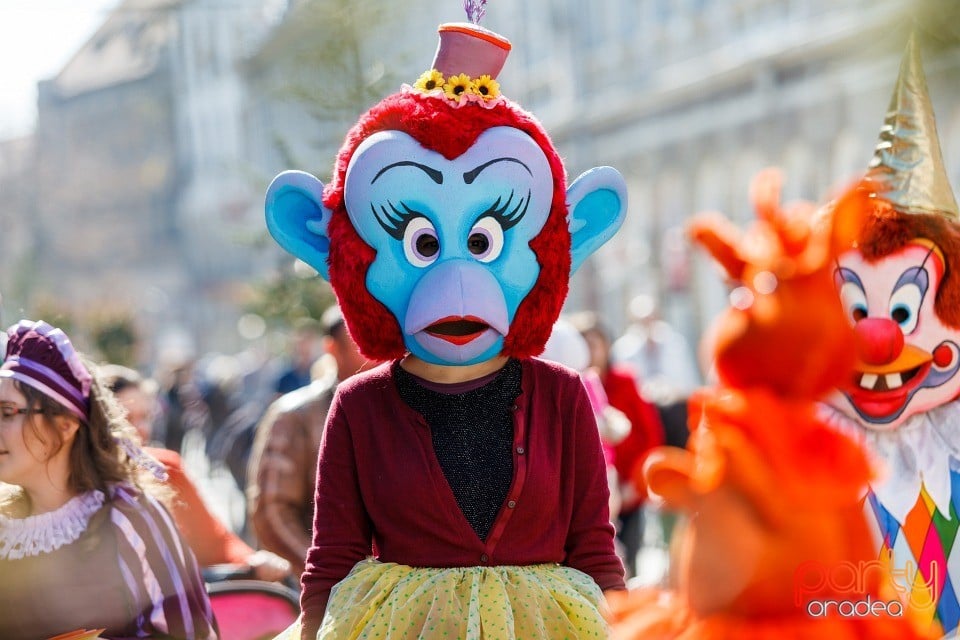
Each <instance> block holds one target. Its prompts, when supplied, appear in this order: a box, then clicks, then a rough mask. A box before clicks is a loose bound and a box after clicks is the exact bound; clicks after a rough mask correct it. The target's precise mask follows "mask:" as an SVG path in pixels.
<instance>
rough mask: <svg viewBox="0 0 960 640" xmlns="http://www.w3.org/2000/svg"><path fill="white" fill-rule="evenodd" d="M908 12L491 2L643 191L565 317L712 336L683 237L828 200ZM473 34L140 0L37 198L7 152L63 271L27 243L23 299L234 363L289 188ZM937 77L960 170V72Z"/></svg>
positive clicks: (884, 92)
mask: <svg viewBox="0 0 960 640" xmlns="http://www.w3.org/2000/svg"><path fill="white" fill-rule="evenodd" d="M337 11H341V12H343V11H346V12H357V13H358V15H359V16H360V19H359V20H354V21H353V22H350V23H349V24H351V25H353V26H352V27H351V28H352V29H354V31H353V32H350V30H349V29H346V28H340V29H338V30H336V31H334V32H330V31H329V24H331V23H334V24H339V23H336V22H335V21H334V19H338V20H339V19H342V17H343V16H339V17H338V16H337V15H336V12H337ZM331 12H332V13H331ZM903 18H904V2H902V0H598V2H595V3H592V4H591V5H590V9H589V11H585V10H584V5H583V4H582V3H580V2H577V1H575V0H524V1H523V2H495V3H490V4H489V5H488V13H487V16H486V18H485V19H484V22H483V24H484V25H485V26H487V27H489V28H491V29H494V30H497V31H499V32H501V33H503V34H505V35H506V36H508V37H509V38H510V39H511V40H512V41H513V42H514V51H513V53H512V54H511V57H510V58H509V60H508V61H507V64H506V67H505V68H504V71H503V73H502V74H501V78H500V80H501V86H502V88H503V90H504V92H505V93H506V94H507V95H508V96H510V97H513V98H515V99H517V100H518V101H520V102H521V103H522V104H523V105H524V106H525V107H526V108H528V109H530V110H531V111H532V112H534V113H535V114H537V116H538V117H539V118H540V119H541V120H542V121H543V123H544V125H545V126H546V128H547V130H548V131H550V132H551V135H552V137H553V139H554V141H555V142H556V144H557V146H558V148H559V149H560V152H561V155H562V156H563V157H564V159H565V161H566V163H567V168H568V171H569V173H570V176H571V178H573V177H575V176H576V175H578V174H579V173H580V172H582V171H584V170H586V169H588V168H590V167H592V166H596V165H598V164H610V165H612V166H615V167H617V168H618V169H620V170H621V171H622V172H623V173H624V175H625V177H626V179H627V182H628V186H629V192H630V211H629V214H628V218H627V222H626V223H625V225H624V228H623V230H622V231H621V232H620V233H619V234H618V235H617V236H616V237H615V238H614V239H613V240H612V241H611V242H610V243H609V244H608V245H607V246H605V247H604V248H603V249H602V250H601V251H600V252H599V253H598V255H596V256H594V257H593V258H591V259H590V260H588V261H587V263H586V264H585V265H584V267H583V268H582V269H581V270H580V272H579V273H578V274H577V275H576V277H575V279H574V282H573V286H572V288H571V295H570V299H569V301H568V308H569V309H571V310H576V309H584V308H592V309H596V310H598V311H600V312H601V313H602V314H603V316H604V317H605V319H606V320H607V322H608V323H609V324H610V325H611V326H612V328H613V329H614V330H615V331H616V332H619V331H620V330H622V329H623V327H624V325H625V323H626V320H627V318H626V309H627V305H628V302H629V300H630V299H631V298H633V297H634V296H635V295H637V294H652V295H654V296H655V297H656V298H657V299H659V300H660V301H661V303H662V305H661V306H662V308H663V311H664V315H665V316H666V317H667V319H668V320H670V321H671V322H672V323H673V324H674V325H675V326H677V327H678V328H679V329H680V330H681V331H682V332H683V333H684V334H685V335H686V336H687V337H688V338H689V339H690V340H691V341H695V340H697V339H698V337H699V334H700V332H701V331H702V330H703V328H704V327H705V325H706V324H707V323H708V322H709V319H710V318H711V317H712V316H713V315H714V314H715V313H716V312H717V311H718V310H719V309H720V308H722V306H723V305H724V304H725V295H726V293H725V287H724V286H723V284H722V283H721V281H720V280H719V278H718V276H717V275H716V274H715V273H714V272H713V271H712V268H711V267H710V266H709V265H707V264H706V262H705V261H703V260H701V259H700V258H699V257H698V256H696V255H694V254H693V253H692V252H691V250H690V249H689V248H688V246H687V244H686V243H685V242H684V240H683V237H682V233H681V228H682V225H683V223H684V222H685V220H686V219H687V218H688V217H689V216H690V215H691V214H692V213H694V212H696V211H700V210H703V209H718V210H721V211H723V212H724V213H727V214H728V215H730V216H732V217H733V218H735V219H736V220H738V221H741V222H744V221H746V220H747V219H749V217H750V216H751V212H750V211H749V208H748V203H747V188H748V184H749V180H750V177H751V176H752V175H753V174H754V173H755V172H756V171H757V170H758V169H760V168H762V167H764V166H767V165H771V164H774V165H779V166H782V167H783V168H784V169H785V172H786V175H787V185H786V187H787V194H786V195H787V196H788V198H796V197H803V198H807V199H812V200H822V199H823V198H824V196H825V195H826V194H827V193H828V192H829V190H830V189H831V188H832V187H834V186H836V185H837V184H839V183H840V182H842V181H843V180H844V179H845V178H848V177H850V176H852V175H853V174H855V173H856V172H858V171H861V170H863V169H864V168H865V166H866V163H867V161H868V160H869V158H870V156H871V153H872V149H873V145H874V142H875V140H876V136H877V132H878V131H879V127H880V124H881V122H882V119H883V114H884V111H885V108H886V105H887V102H888V100H889V96H890V92H891V90H892V88H893V83H894V81H895V79H896V75H897V65H898V63H899V57H900V53H901V51H902V47H903V45H904V44H905V43H906V36H907V28H908V24H907V23H906V22H905V21H904V19H903ZM457 20H463V12H462V9H461V3H459V2H451V1H450V0H409V1H408V2H406V3H404V4H403V5H402V6H398V5H397V3H391V2H386V1H385V0H356V1H355V2H351V3H341V2H339V1H334V0H231V2H230V3H224V2H222V0H126V1H125V2H123V3H122V4H121V5H120V6H119V7H118V8H117V10H116V11H115V12H113V13H112V14H111V15H110V16H108V17H107V18H106V20H105V22H104V24H103V26H102V27H101V28H100V30H98V31H97V33H96V34H95V35H94V36H93V37H92V38H91V39H90V41H89V42H87V43H86V44H85V45H84V47H83V48H81V50H80V51H78V52H77V54H76V55H75V56H74V58H73V59H72V60H71V62H70V63H68V64H67V65H66V66H65V67H64V69H63V70H61V72H60V73H59V74H57V76H55V77H54V78H51V79H50V80H49V81H46V82H44V83H42V84H41V86H40V97H39V121H38V125H37V131H36V135H35V138H34V140H33V141H32V142H30V143H29V144H28V145H27V148H28V151H22V149H23V146H22V144H23V143H21V151H20V152H19V153H21V155H20V156H18V157H27V158H35V160H36V165H35V169H34V170H32V171H27V172H26V175H27V178H26V180H25V181H23V182H21V181H18V180H17V179H16V178H14V180H13V182H12V183H10V182H9V180H10V176H11V175H16V174H15V169H13V168H12V167H13V165H9V166H8V165H7V163H6V162H5V161H4V158H6V154H7V152H6V151H5V150H4V149H6V147H0V184H14V185H17V188H18V192H17V193H19V195H18V196H17V198H22V199H23V200H22V203H21V204H20V205H17V206H18V207H20V208H18V209H11V207H12V206H13V205H11V204H10V203H9V202H7V203H5V204H3V205H0V206H3V207H5V209H0V215H8V213H7V211H14V212H15V213H17V214H18V215H20V217H21V218H23V219H24V220H26V221H27V222H26V224H25V226H24V227H23V228H25V229H28V232H26V233H25V238H23V239H22V240H23V241H24V243H25V244H24V246H28V247H30V248H31V250H32V252H33V253H32V255H37V256H40V258H39V259H37V260H36V265H35V267H32V268H31V269H30V270H26V271H24V270H23V269H22V268H21V269H20V270H19V271H18V267H16V265H17V264H20V263H19V262H17V261H16V259H15V258H14V257H13V256H10V255H8V254H7V252H8V246H9V245H10V244H11V242H10V241H9V240H8V239H7V238H5V239H4V242H3V245H2V246H3V251H2V252H0V254H2V256H0V260H3V261H4V262H3V264H4V265H12V266H10V267H8V268H9V269H10V270H9V271H6V270H5V272H4V273H2V274H0V287H2V290H3V292H4V293H6V291H7V290H9V291H22V292H26V293H24V295H27V294H28V293H30V294H31V295H34V296H37V295H46V296H50V297H53V298H56V299H60V300H63V301H64V302H65V303H66V304H69V305H71V306H77V307H85V308H88V309H89V308H92V309H100V308H103V309H109V308H110V307H111V305H121V306H125V307H127V308H130V309H134V310H136V312H137V315H138V322H140V323H141V326H142V327H143V329H144V330H145V331H146V332H147V333H149V334H151V337H152V339H153V340H154V341H155V342H157V341H159V340H161V339H162V338H161V334H162V333H163V332H164V331H166V330H171V329H179V330H180V331H182V333H184V334H185V335H187V336H190V338H189V339H192V340H193V341H195V342H196V347H197V348H198V349H203V350H208V349H228V348H233V347H235V346H236V341H237V340H238V337H237V335H236V319H237V317H238V315H239V304H240V302H241V301H242V299H243V295H244V288H245V287H246V286H247V285H248V283H249V282H251V281H254V280H256V279H258V278H262V277H265V276H266V274H268V273H269V272H270V271H272V270H275V269H277V268H278V265H279V264H280V263H281V262H282V261H287V260H289V256H286V255H284V254H283V252H282V251H280V250H279V249H278V248H277V247H276V246H275V245H274V243H272V242H270V241H269V240H265V233H264V230H263V222H262V194H263V191H264V189H265V188H266V184H267V182H268V181H269V179H270V178H272V177H273V176H274V175H276V174H277V173H278V172H280V171H282V170H284V169H288V168H298V169H304V170H308V171H311V172H314V173H316V174H317V175H320V176H322V177H324V179H326V174H327V173H328V172H329V170H330V168H331V167H332V163H333V159H334V155H335V152H336V149H337V147H338V146H339V144H340V142H341V140H342V138H343V135H344V134H345V132H346V130H347V128H348V127H349V125H350V124H352V122H353V121H354V120H355V118H356V116H357V115H358V114H359V113H360V112H361V111H362V110H363V109H364V108H365V107H366V106H368V105H369V104H372V103H373V102H374V101H375V100H376V99H377V98H379V97H380V96H382V95H385V94H386V93H389V92H391V91H394V90H396V89H397V87H399V85H400V83H403V82H406V83H412V82H413V81H414V80H415V79H416V78H417V76H418V75H419V74H420V73H421V72H422V71H424V70H425V69H426V66H427V65H428V64H429V62H430V60H431V59H432V54H433V50H434V49H435V47H436V31H435V27H436V25H437V24H438V23H440V22H446V21H457ZM331 21H333V22H331ZM358 25H359V26H358ZM325 28H326V29H327V30H326V31H325V30H324V29H325ZM351 38H352V39H351ZM324 55H326V57H324ZM311 56H313V57H311ZM317 56H319V57H317ZM925 62H926V69H927V73H928V80H929V84H930V88H931V93H932V95H933V98H934V107H935V109H936V111H937V115H938V122H939V125H940V135H941V140H942V143H943V148H944V152H945V154H946V158H945V159H946V163H947V168H948V170H949V171H950V172H951V175H953V176H954V177H955V178H960V85H958V84H957V83H956V82H950V81H949V79H950V78H951V77H952V78H956V73H957V71H958V70H960V58H958V56H957V55H955V54H953V53H950V52H941V53H940V54H938V55H937V56H931V57H928V58H927V59H926V61H925ZM11 148H12V147H11ZM11 153H13V152H11ZM23 154H26V155H23ZM20 170H21V171H22V170H23V169H22V168H21V169H20ZM5 172H6V173H5ZM4 181H6V182H4ZM958 182H960V180H955V184H957V183H958ZM15 202H20V200H17V199H15ZM26 253H27V254H30V252H26ZM10 261H12V262H10ZM16 278H19V280H16ZM14 281H16V282H17V283H18V284H17V287H19V289H17V287H14V285H13V282H14ZM27 303H29V300H26V301H24V303H23V304H27Z"/></svg>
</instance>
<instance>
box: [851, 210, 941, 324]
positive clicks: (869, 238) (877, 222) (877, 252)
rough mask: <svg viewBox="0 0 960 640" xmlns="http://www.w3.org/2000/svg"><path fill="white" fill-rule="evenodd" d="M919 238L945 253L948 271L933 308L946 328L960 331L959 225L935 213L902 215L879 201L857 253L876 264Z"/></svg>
mask: <svg viewBox="0 0 960 640" xmlns="http://www.w3.org/2000/svg"><path fill="white" fill-rule="evenodd" d="M918 238H925V239H927V240H929V241H930V242H933V243H934V244H935V245H937V247H938V248H939V249H940V251H941V252H942V253H943V256H944V260H945V262H946V271H945V272H944V275H943V282H942V283H941V284H940V288H939V290H938V291H937V298H936V300H935V301H934V308H935V309H936V312H937V316H938V317H939V318H940V320H942V321H943V323H944V324H945V325H947V326H949V327H953V328H954V329H960V275H958V272H960V225H958V224H957V223H956V222H954V221H952V220H950V219H948V218H946V217H945V216H942V215H938V214H935V213H911V214H906V213H902V212H901V211H898V210H897V209H895V208H894V207H893V205H891V204H890V203H889V202H887V201H885V200H880V199H876V200H875V201H874V211H873V215H871V216H869V218H868V221H867V223H866V224H865V225H864V228H863V231H862V233H861V234H860V237H859V238H858V245H859V246H858V249H859V250H860V252H861V253H862V254H863V257H864V258H866V259H867V260H870V261H876V260H880V259H882V258H884V257H886V256H888V255H890V254H891V253H894V252H896V251H899V250H900V249H902V248H903V247H905V246H906V245H907V244H908V243H910V242H911V241H913V240H916V239H918Z"/></svg>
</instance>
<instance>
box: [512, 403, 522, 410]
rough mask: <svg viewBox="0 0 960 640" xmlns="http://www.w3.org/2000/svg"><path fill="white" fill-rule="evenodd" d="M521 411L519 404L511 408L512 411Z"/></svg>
mask: <svg viewBox="0 0 960 640" xmlns="http://www.w3.org/2000/svg"><path fill="white" fill-rule="evenodd" d="M519 410H520V405H518V404H514V405H513V406H512V407H510V411H519Z"/></svg>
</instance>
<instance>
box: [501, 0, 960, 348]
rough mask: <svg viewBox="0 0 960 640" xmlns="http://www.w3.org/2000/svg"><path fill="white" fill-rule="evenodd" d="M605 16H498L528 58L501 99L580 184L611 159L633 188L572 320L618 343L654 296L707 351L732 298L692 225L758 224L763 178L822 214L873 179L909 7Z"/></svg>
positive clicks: (663, 5)
mask: <svg viewBox="0 0 960 640" xmlns="http://www.w3.org/2000/svg"><path fill="white" fill-rule="evenodd" d="M592 6H595V7H596V10H590V11H583V10H582V8H581V6H580V5H579V4H578V3H576V2H573V1H572V0H566V1H561V2H557V1H555V0H527V1H525V2H522V3H510V4H509V5H504V6H503V7H498V8H497V9H491V13H493V14H497V17H498V22H499V23H500V24H504V25H509V27H504V28H505V29H506V30H507V31H508V33H510V35H511V37H513V39H514V40H515V42H517V43H518V46H517V47H516V50H515V52H514V54H513V55H512V58H511V61H510V63H509V64H508V65H507V71H506V72H505V74H504V76H505V78H506V77H508V78H509V79H505V80H504V84H506V85H507V86H508V89H507V90H508V91H511V92H512V93H513V94H514V95H516V96H517V97H518V98H520V99H521V100H522V101H523V103H524V104H525V106H527V107H528V108H530V109H531V110H532V111H533V112H534V113H536V114H538V115H539V117H540V118H541V119H542V120H543V122H544V124H545V126H546V127H547V129H548V130H549V131H550V132H551V134H552V136H553V139H554V141H555V142H556V143H557V145H558V147H559V148H560V150H561V153H562V155H563V156H564V158H565V159H566V162H567V167H568V171H569V172H570V174H571V176H576V175H577V174H578V173H579V172H581V171H584V170H586V169H587V168H589V167H591V166H593V165H594V164H595V163H598V162H602V163H608V164H611V165H613V166H615V167H617V168H618V169H620V170H621V171H622V172H623V174H624V176H625V177H626V179H627V182H628V187H629V195H630V211H629V214H628V217H627V221H626V223H625V224H624V228H623V229H622V230H621V231H620V233H619V234H617V236H615V237H614V239H613V240H612V241H611V242H609V243H608V244H607V245H606V246H605V247H603V248H602V249H601V250H600V251H599V252H598V255H596V256H595V257H594V258H592V259H591V260H590V261H588V263H587V264H586V265H584V267H583V268H582V270H581V272H580V273H578V274H577V276H576V277H575V279H574V283H573V285H572V287H571V297H570V299H569V302H568V306H570V307H572V308H593V309H597V310H599V311H601V312H602V313H603V314H604V316H605V317H606V318H607V320H608V322H609V323H610V325H612V327H613V328H614V329H615V330H616V331H618V332H619V331H620V330H622V329H623V327H624V326H625V324H626V323H627V320H628V319H627V311H626V310H627V308H628V303H629V301H630V300H631V299H632V298H633V297H634V296H636V295H638V294H650V295H653V296H654V297H655V298H657V299H658V300H659V301H660V307H661V310H662V313H663V315H664V316H665V317H666V318H667V319H668V320H669V321H670V322H671V323H672V324H673V325H674V326H676V327H677V328H679V329H681V331H682V332H683V333H684V334H685V335H686V336H687V337H688V339H690V340H691V341H694V342H695V341H696V340H698V339H699V336H700V334H701V333H702V331H703V329H704V328H705V327H706V326H707V325H708V324H709V322H710V320H711V318H713V317H714V316H715V315H716V313H717V312H718V311H719V310H720V309H722V308H723V307H724V306H725V304H726V291H727V288H726V286H725V285H724V283H723V282H722V281H721V279H720V277H719V274H718V273H717V272H716V271H715V270H714V268H713V267H712V265H709V264H708V263H707V261H705V260H704V259H702V258H701V257H700V256H699V255H697V254H696V253H695V251H693V250H691V249H690V247H689V246H688V244H687V243H686V242H685V240H684V238H683V233H682V226H683V224H684V222H685V221H686V220H687V219H688V218H689V216H691V215H692V214H693V213H695V212H697V211H703V210H719V211H722V212H723V213H725V214H727V215H728V216H730V217H732V218H733V219H735V220H737V221H738V222H739V223H741V224H742V223H745V222H746V221H748V220H749V219H751V217H752V215H753V212H752V211H751V210H750V207H749V203H748V198H747V193H748V185H749V182H750V179H751V177H752V176H753V175H754V174H755V173H756V172H757V170H759V169H761V168H763V167H765V166H770V165H776V166H779V167H781V168H782V169H783V170H784V172H785V175H786V184H785V194H784V195H785V199H787V200H791V199H797V198H803V199H808V200H813V201H818V202H823V201H824V199H825V198H826V197H827V196H828V195H829V194H830V193H831V192H833V190H835V189H836V188H837V187H838V186H839V185H842V184H844V183H845V182H846V181H848V180H849V179H851V178H852V177H854V176H855V174H857V173H858V172H862V171H864V170H865V169H866V166H867V163H868V161H869V160H870V158H871V156H872V154H873V148H874V145H875V143H876V140H877V135H878V133H879V130H880V126H881V124H882V121H883V117H884V114H885V111H886V108H887V105H888V103H889V100H890V95H891V93H892V91H893V86H894V83H895V81H896V78H897V70H898V65H899V62H900V57H901V54H902V52H903V50H904V48H905V46H906V41H907V34H908V30H909V28H910V25H911V20H910V15H909V10H910V9H911V7H910V3H908V2H904V1H903V0H676V1H667V0H639V1H638V0H606V1H605V2H602V3H600V4H598V5H592ZM601 6H602V9H601ZM506 11H510V12H512V13H511V15H510V16H502V15H500V14H502V13H504V12H506ZM921 37H922V34H921ZM925 67H926V71H927V75H928V81H929V85H930V91H931V95H932V97H933V102H934V108H935V110H936V112H937V116H938V124H939V129H940V137H941V140H942V144H943V148H944V153H945V155H946V157H945V161H946V164H947V168H948V170H949V171H950V173H951V175H952V176H953V178H954V184H955V185H956V184H960V90H958V89H960V87H958V85H957V83H956V81H955V80H956V78H957V72H958V71H960V57H958V52H956V51H953V52H950V51H941V52H939V53H938V54H937V55H936V56H932V55H928V56H925ZM951 79H952V80H951Z"/></svg>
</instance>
